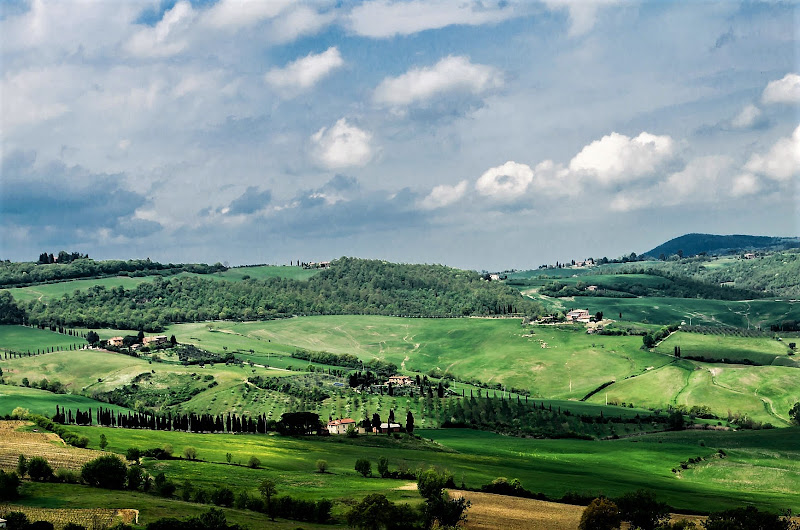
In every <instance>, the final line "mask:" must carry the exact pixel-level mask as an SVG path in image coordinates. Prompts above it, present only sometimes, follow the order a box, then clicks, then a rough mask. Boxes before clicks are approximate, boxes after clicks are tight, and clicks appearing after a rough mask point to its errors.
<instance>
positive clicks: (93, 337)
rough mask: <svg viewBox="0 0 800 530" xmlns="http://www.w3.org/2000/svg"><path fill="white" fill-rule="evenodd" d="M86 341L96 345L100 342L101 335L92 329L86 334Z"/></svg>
mask: <svg viewBox="0 0 800 530" xmlns="http://www.w3.org/2000/svg"><path fill="white" fill-rule="evenodd" d="M86 342H88V343H89V344H90V345H92V346H94V345H95V344H97V343H98V342H100V335H98V334H97V332H96V331H91V330H90V331H89V333H87V334H86Z"/></svg>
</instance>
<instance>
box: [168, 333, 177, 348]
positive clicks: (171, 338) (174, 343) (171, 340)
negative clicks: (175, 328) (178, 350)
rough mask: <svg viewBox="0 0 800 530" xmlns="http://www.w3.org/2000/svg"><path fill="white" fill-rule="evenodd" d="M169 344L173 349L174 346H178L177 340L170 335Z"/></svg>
mask: <svg viewBox="0 0 800 530" xmlns="http://www.w3.org/2000/svg"><path fill="white" fill-rule="evenodd" d="M169 343H170V344H171V345H172V346H173V347H174V346H175V345H176V344H178V339H176V338H175V335H170V337H169Z"/></svg>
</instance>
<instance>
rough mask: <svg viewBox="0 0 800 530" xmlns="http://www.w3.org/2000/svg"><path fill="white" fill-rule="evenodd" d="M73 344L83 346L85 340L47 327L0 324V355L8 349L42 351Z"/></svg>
mask: <svg viewBox="0 0 800 530" xmlns="http://www.w3.org/2000/svg"><path fill="white" fill-rule="evenodd" d="M73 345H77V346H78V347H83V346H85V345H86V340H85V339H84V338H82V337H75V336H70V335H64V334H61V333H54V332H52V331H50V330H49V329H39V328H30V327H25V326H0V355H1V354H2V353H3V352H9V351H16V352H20V353H26V352H28V351H30V352H36V350H42V351H44V350H46V349H47V348H56V349H59V348H60V349H66V348H69V347H71V346H73Z"/></svg>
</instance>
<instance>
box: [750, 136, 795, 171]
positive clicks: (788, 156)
mask: <svg viewBox="0 0 800 530" xmlns="http://www.w3.org/2000/svg"><path fill="white" fill-rule="evenodd" d="M745 169H746V170H747V171H748V172H750V173H755V174H758V175H764V176H765V177H767V178H770V179H773V180H778V181H785V180H789V179H791V178H792V177H798V176H800V125H798V126H797V128H796V129H795V130H794V132H793V133H792V136H790V137H785V138H780V139H779V140H778V141H777V142H775V144H774V145H773V146H772V147H771V148H770V150H769V151H768V152H767V153H766V154H763V155H762V154H758V153H756V154H753V155H752V156H751V157H750V160H748V161H747V164H745Z"/></svg>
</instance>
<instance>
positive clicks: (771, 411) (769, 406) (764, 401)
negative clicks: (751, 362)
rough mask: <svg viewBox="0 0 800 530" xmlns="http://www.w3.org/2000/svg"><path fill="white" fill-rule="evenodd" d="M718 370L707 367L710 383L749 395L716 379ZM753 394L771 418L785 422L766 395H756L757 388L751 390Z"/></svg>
mask: <svg viewBox="0 0 800 530" xmlns="http://www.w3.org/2000/svg"><path fill="white" fill-rule="evenodd" d="M720 370H721V369H720V368H709V370H708V371H709V373H710V374H711V384H712V385H714V386H716V387H718V388H721V389H723V390H727V391H728V392H734V393H736V394H741V395H743V396H748V395H749V394H748V393H746V392H742V391H741V390H736V389H735V388H732V387H729V386H728V385H724V384H722V383H720V382H719V381H717V375H718V374H719V372H720ZM753 395H755V397H757V398H758V399H759V400H760V401H761V403H762V404H763V405H764V410H766V411H767V414H769V415H770V416H772V417H773V418H775V419H776V420H778V421H779V422H781V424H782V425H785V424H786V420H785V419H783V418H781V417H780V416H778V413H777V412H775V405H774V403H773V402H772V400H771V399H769V398H768V397H765V396H759V395H758V389H756V390H755V392H753Z"/></svg>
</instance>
